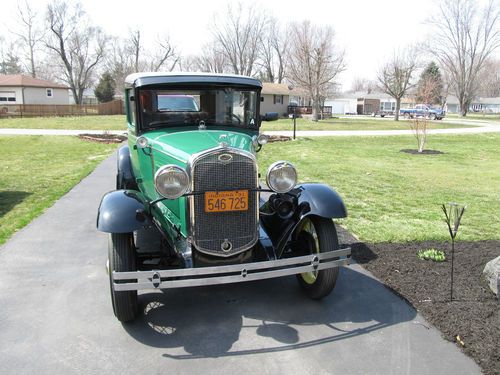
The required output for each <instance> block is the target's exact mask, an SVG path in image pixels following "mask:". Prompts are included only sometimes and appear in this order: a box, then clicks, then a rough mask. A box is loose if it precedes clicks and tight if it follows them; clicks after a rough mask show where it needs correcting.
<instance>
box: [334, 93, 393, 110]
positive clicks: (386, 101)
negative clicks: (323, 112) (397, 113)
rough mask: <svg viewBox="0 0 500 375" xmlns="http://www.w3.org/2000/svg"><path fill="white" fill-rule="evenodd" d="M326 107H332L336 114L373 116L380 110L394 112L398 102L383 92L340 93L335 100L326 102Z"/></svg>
mask: <svg viewBox="0 0 500 375" xmlns="http://www.w3.org/2000/svg"><path fill="white" fill-rule="evenodd" d="M325 106H330V107H332V113H334V114H342V115H356V114H358V115H371V114H373V113H375V112H378V111H379V110H383V111H394V110H395V109H396V100H394V98H391V97H390V96H389V95H387V94H385V93H382V92H371V93H366V92H353V93H339V94H337V95H336V97H335V98H333V99H327V100H325Z"/></svg>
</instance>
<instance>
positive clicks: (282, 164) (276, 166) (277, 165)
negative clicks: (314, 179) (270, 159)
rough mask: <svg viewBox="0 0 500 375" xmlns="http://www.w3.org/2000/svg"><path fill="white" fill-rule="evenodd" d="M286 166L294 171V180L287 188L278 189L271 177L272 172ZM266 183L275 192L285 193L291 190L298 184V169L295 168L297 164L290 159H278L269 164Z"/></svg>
mask: <svg viewBox="0 0 500 375" xmlns="http://www.w3.org/2000/svg"><path fill="white" fill-rule="evenodd" d="M284 167H287V168H291V169H292V170H293V172H294V176H293V177H294V181H293V183H292V184H290V186H289V187H287V188H286V189H278V188H277V187H276V186H275V185H274V184H273V182H272V180H271V178H272V173H273V172H275V171H276V170H278V169H280V168H284ZM266 183H267V186H269V188H270V189H271V190H272V191H274V192H275V193H280V194H284V193H288V192H289V191H290V190H292V189H293V188H294V187H295V186H297V169H296V168H295V166H294V165H293V164H292V163H290V162H289V161H286V160H279V161H276V162H274V163H273V164H271V165H270V166H269V168H268V169H267V173H266Z"/></svg>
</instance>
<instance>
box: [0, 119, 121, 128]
mask: <svg viewBox="0 0 500 375" xmlns="http://www.w3.org/2000/svg"><path fill="white" fill-rule="evenodd" d="M0 128H14V129H70V130H71V129H75V130H123V131H126V130H127V123H126V120H125V116H124V115H113V116H80V117H29V118H3V119H0Z"/></svg>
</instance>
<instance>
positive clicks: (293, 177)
mask: <svg viewBox="0 0 500 375" xmlns="http://www.w3.org/2000/svg"><path fill="white" fill-rule="evenodd" d="M266 182H267V186H269V188H270V189H271V190H272V191H275V192H276V193H287V192H289V191H290V190H292V189H293V188H294V187H295V185H296V184H297V171H296V170H295V167H294V166H293V165H292V164H291V163H289V162H287V161H277V162H276V163H274V164H272V165H271V166H270V167H269V169H268V170H267V176H266Z"/></svg>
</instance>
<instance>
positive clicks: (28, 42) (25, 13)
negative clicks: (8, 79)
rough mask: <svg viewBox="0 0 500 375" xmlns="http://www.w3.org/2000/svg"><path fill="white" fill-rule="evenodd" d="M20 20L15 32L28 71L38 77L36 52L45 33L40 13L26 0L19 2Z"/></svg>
mask: <svg viewBox="0 0 500 375" xmlns="http://www.w3.org/2000/svg"><path fill="white" fill-rule="evenodd" d="M18 22H19V27H18V28H17V30H15V31H14V32H13V33H14V34H15V35H16V36H17V37H18V40H19V44H20V46H22V49H23V50H24V54H25V56H26V58H25V61H26V63H25V64H24V65H25V67H26V71H27V72H28V73H29V74H30V75H31V76H32V77H33V78H36V76H37V68H38V64H37V62H36V53H37V49H38V45H39V44H40V43H41V42H42V40H43V38H44V35H45V33H44V32H43V30H42V28H41V27H40V26H39V23H38V14H37V13H36V12H35V11H33V9H32V8H31V6H30V5H29V4H28V2H27V1H26V0H25V1H24V3H18Z"/></svg>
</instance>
